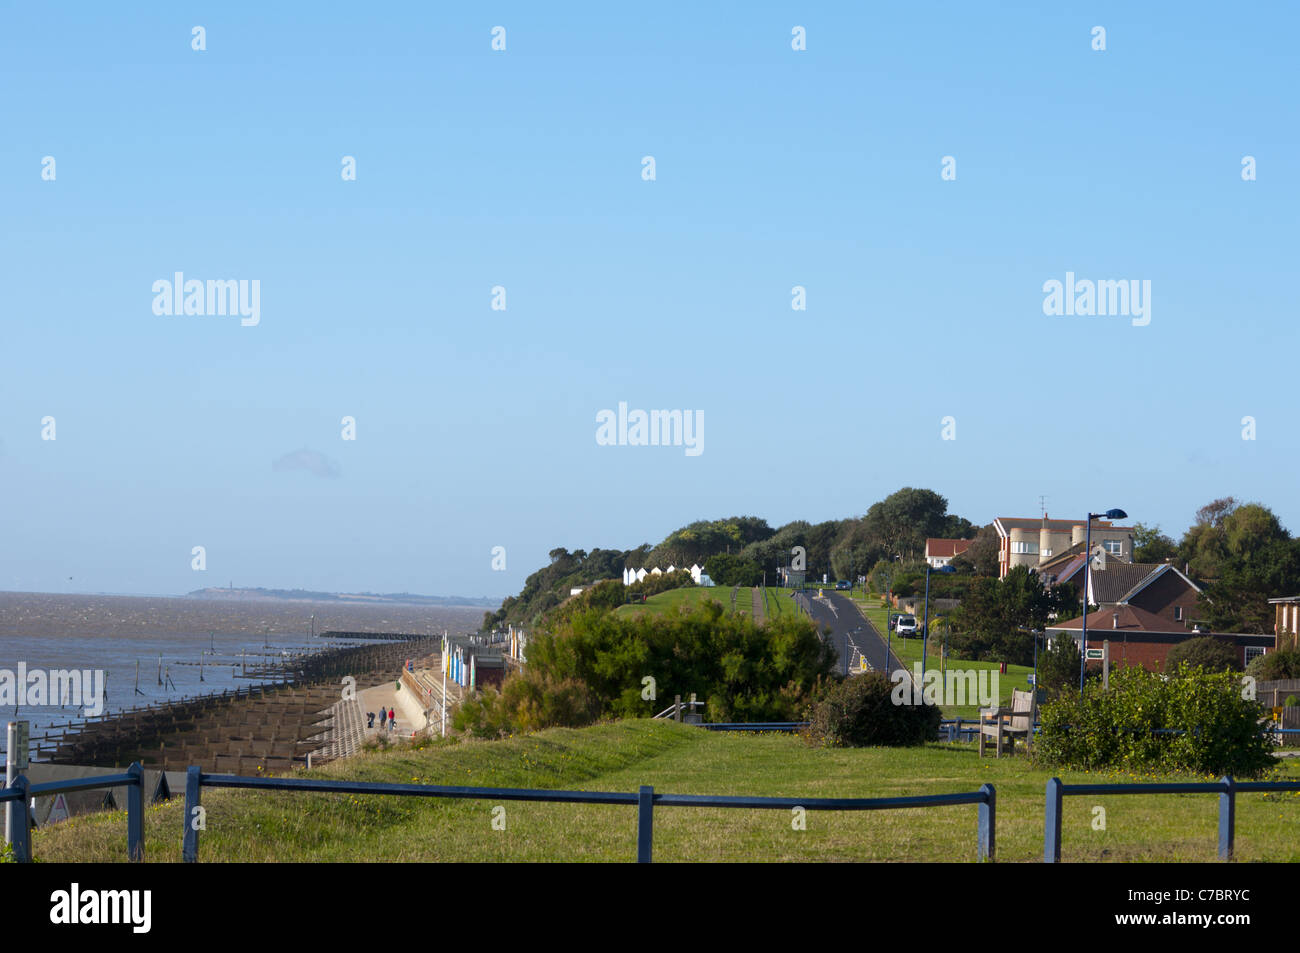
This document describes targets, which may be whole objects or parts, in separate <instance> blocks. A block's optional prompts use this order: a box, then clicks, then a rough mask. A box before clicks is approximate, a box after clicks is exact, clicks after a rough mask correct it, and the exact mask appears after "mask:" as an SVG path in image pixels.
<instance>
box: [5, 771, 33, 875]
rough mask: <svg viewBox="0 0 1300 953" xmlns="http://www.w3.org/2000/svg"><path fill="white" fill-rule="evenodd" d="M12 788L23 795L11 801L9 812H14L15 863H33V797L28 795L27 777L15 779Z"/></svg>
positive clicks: (12, 815)
mask: <svg viewBox="0 0 1300 953" xmlns="http://www.w3.org/2000/svg"><path fill="white" fill-rule="evenodd" d="M10 787H15V788H17V789H18V790H19V792H20V793H21V794H22V797H20V798H19V799H18V800H16V801H10V802H9V804H8V808H9V810H10V811H11V812H12V813H11V814H10V815H9V818H10V831H9V833H10V836H12V837H13V842H12V843H13V845H14V861H15V862H16V863H20V864H28V863H31V860H32V818H31V814H30V813H29V811H30V807H29V805H30V804H31V796H30V795H29V794H28V793H27V776H26V775H22V774H20V775H18V777H16V778H14V783H13V784H12V785H10Z"/></svg>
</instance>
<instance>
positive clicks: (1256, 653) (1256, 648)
mask: <svg viewBox="0 0 1300 953" xmlns="http://www.w3.org/2000/svg"><path fill="white" fill-rule="evenodd" d="M1266 651H1268V650H1267V649H1265V648H1264V646H1262V645H1248V646H1246V664H1247V665H1249V664H1250V660H1251V659H1256V658H1259V657H1260V656H1261V655H1263V654H1264V653H1265V652H1266Z"/></svg>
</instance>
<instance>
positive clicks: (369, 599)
mask: <svg viewBox="0 0 1300 953" xmlns="http://www.w3.org/2000/svg"><path fill="white" fill-rule="evenodd" d="M0 594H3V595H11V596H56V597H63V598H68V597H78V596H81V597H104V596H110V597H113V598H117V599H193V600H199V599H210V600H219V601H228V602H273V603H327V604H334V605H352V606H417V607H434V606H436V607H439V608H448V609H457V608H460V609H495V608H498V607H499V606H500V605H501V603H502V602H504V601H505V597H504V596H502V597H500V598H493V597H491V596H422V595H417V594H413V593H405V592H403V593H372V592H355V593H339V592H313V591H310V590H306V589H227V588H215V587H210V588H207V589H195V590H194V591H192V592H186V593H165V592H156V593H137V592H40V591H29V590H23V589H0Z"/></svg>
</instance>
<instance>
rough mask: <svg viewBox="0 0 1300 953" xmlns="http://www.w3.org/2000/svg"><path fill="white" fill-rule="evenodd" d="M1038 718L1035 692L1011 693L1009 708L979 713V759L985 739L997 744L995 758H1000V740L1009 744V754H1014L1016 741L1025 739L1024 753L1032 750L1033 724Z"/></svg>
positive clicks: (982, 754) (981, 755) (982, 755)
mask: <svg viewBox="0 0 1300 953" xmlns="http://www.w3.org/2000/svg"><path fill="white" fill-rule="evenodd" d="M1037 716H1038V695H1037V693H1035V692H1032V691H1029V692H1022V691H1013V692H1012V693H1011V707H1010V708H997V709H989V710H987V711H982V712H980V757H981V758H982V757H984V743H985V739H986V738H994V739H996V743H997V757H999V758H1000V757H1002V739H1004V738H1005V739H1007V740H1008V741H1009V742H1010V743H1011V754H1015V753H1016V739H1017V738H1024V739H1025V753H1026V754H1029V753H1032V752H1033V750H1034V722H1035V721H1036V720H1037Z"/></svg>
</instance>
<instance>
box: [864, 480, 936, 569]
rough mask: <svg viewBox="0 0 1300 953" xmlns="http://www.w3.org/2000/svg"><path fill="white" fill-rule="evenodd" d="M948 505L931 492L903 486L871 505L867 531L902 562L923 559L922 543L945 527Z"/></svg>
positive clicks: (923, 545) (868, 511)
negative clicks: (909, 559) (901, 558)
mask: <svg viewBox="0 0 1300 953" xmlns="http://www.w3.org/2000/svg"><path fill="white" fill-rule="evenodd" d="M947 515H948V501H947V500H946V499H945V498H944V497H942V496H940V495H939V494H938V493H935V492H934V491H933V490H921V489H917V488H915V487H910V486H905V487H903V488H902V489H901V490H897V491H896V492H894V493H891V494H890V495H889V496H887V497H885V498H884V499H883V500H881V501H880V502H879V503H873V504H872V506H871V508H870V509H869V510H867V515H866V517H865V518H864V522H865V523H866V527H867V531H868V532H869V533H870V534H871V535H872V536H874V537H875V538H876V539H877V540H879V542H880V543H881V544H882V545H883V546H884V547H885V549H886V550H888V551H889V552H888V554H889V555H893V554H894V553H898V554H900V555H902V556H903V557H904V558H920V557H922V556H924V555H925V540H926V537H929V536H939V535H941V534H942V532H943V530H944V528H945V526H946V525H947Z"/></svg>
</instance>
